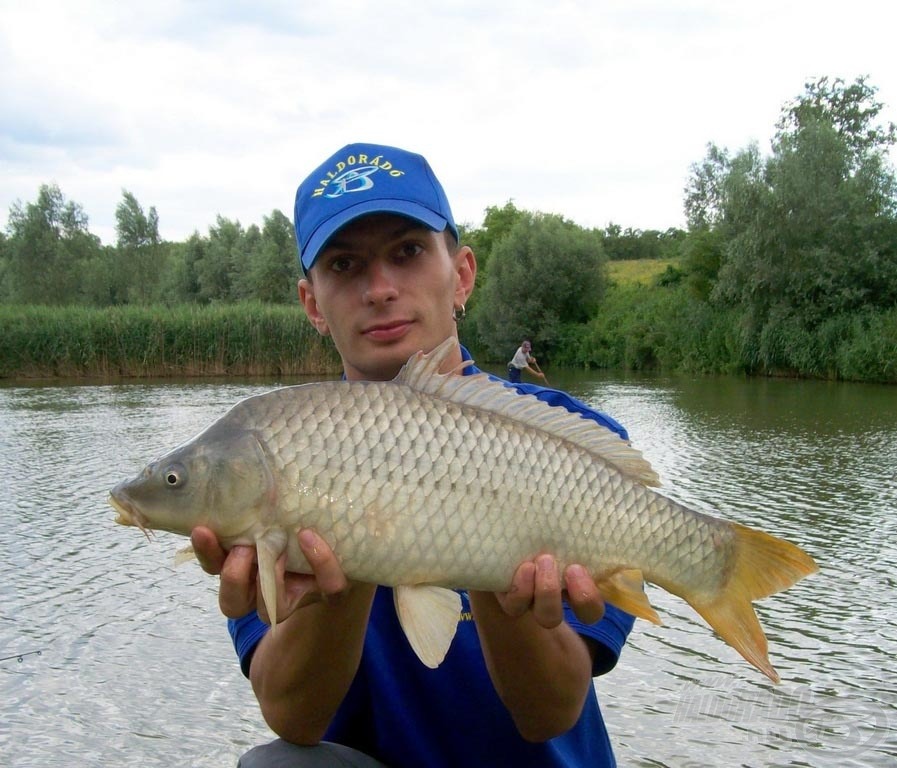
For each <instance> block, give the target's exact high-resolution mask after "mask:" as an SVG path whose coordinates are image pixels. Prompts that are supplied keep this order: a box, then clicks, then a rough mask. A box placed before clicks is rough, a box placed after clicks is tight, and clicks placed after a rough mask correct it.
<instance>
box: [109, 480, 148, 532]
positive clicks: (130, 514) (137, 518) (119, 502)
mask: <svg viewBox="0 0 897 768" xmlns="http://www.w3.org/2000/svg"><path fill="white" fill-rule="evenodd" d="M122 485H123V484H121V485H117V486H115V488H113V489H112V490H111V491H110V493H109V499H108V501H109V504H110V505H111V506H112V508H113V509H114V510H115V511H116V512H117V513H118V515H117V516H116V518H115V522H116V523H118V524H119V525H134V526H136V527H138V528H139V529H140V530H141V531H143V533H144V535H145V536H146V537H147V538H149V526H148V525H147V522H148V521H147V519H146V517H145V516H144V515H143V514H142V513H141V512H140V510H138V509H137V507H135V506H134V504H133V503H132V502H131V500H130V499H129V498H128V497H127V495H126V494H125V492H124V491H123V489H122Z"/></svg>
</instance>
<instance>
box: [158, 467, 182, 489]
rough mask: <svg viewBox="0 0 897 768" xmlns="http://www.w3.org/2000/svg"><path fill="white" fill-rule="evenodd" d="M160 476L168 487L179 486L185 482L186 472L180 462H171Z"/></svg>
mask: <svg viewBox="0 0 897 768" xmlns="http://www.w3.org/2000/svg"><path fill="white" fill-rule="evenodd" d="M162 478H163V479H164V480H165V485H167V486H168V487H169V488H180V487H181V486H182V485H184V484H185V483H186V482H187V473H186V472H185V471H184V468H183V467H182V466H181V465H180V464H172V465H171V466H170V467H168V468H166V470H165V471H164V472H163V473H162Z"/></svg>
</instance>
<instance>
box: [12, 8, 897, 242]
mask: <svg viewBox="0 0 897 768" xmlns="http://www.w3.org/2000/svg"><path fill="white" fill-rule="evenodd" d="M894 7H895V6H894V5H893V3H892V2H890V1H889V0H881V1H879V2H873V1H872V0H852V1H851V2H843V0H841V1H839V2H829V0H800V1H798V2H789V1H788V0H753V1H752V2H738V1H737V0H691V1H685V0H608V1H605V0H506V1H503V2H502V1H500V0H457V1H455V0H441V2H435V1H434V0H379V1H378V2H374V1H371V2H365V1H364V0H283V1H278V0H237V1H235V2H227V1H226V0H220V1H218V2H216V1H214V0H155V1H154V2H145V1H143V2H133V1H132V0H107V1H104V0H60V1H59V2H51V1H49V0H29V2H21V0H0V84H2V85H0V88H2V98H0V227H3V228H5V226H6V223H7V219H8V212H9V208H10V206H11V205H12V204H13V203H15V202H16V201H21V202H23V203H27V202H32V201H34V200H36V198H37V192H38V189H39V187H40V185H41V184H57V185H58V186H59V187H60V189H61V190H62V192H63V194H64V195H65V197H66V199H67V200H71V201H74V202H76V203H78V204H79V205H81V206H82V208H83V209H84V211H85V212H86V213H87V215H88V217H89V222H90V230H91V231H92V232H93V233H94V234H97V235H99V236H100V238H101V239H102V240H103V242H105V243H108V244H112V243H114V242H115V208H116V206H117V205H118V203H119V202H120V201H121V197H122V190H123V189H126V190H128V191H130V192H132V193H134V195H135V196H136V197H137V200H138V201H139V202H140V204H141V205H142V206H143V207H144V209H145V210H148V209H149V207H150V206H155V208H156V210H157V212H158V214H159V219H160V231H161V234H162V236H163V237H164V238H166V239H169V240H183V239H185V238H186V237H189V235H190V234H191V233H192V232H193V231H199V232H200V233H201V234H206V233H207V232H208V228H209V226H211V225H214V223H215V219H216V216H218V215H221V216H224V217H225V218H228V219H232V220H233V219H236V220H239V221H240V222H241V223H242V224H243V225H244V226H249V225H250V224H261V223H262V220H263V218H264V217H265V216H267V215H269V214H270V213H271V212H272V211H273V210H274V209H279V210H281V211H283V212H284V213H286V214H287V215H291V211H292V200H293V195H294V192H295V188H296V186H297V184H298V182H299V181H301V179H302V178H303V177H304V176H305V175H306V174H307V173H309V172H310V171H311V170H312V169H313V168H314V167H316V166H317V165H318V164H319V163H320V162H322V161H323V160H324V159H325V158H326V157H327V156H329V155H330V154H331V153H332V152H334V151H335V150H337V149H339V148H340V147H341V146H343V145H344V144H347V143H350V142H352V141H371V142H377V143H382V144H393V145H399V146H403V147H405V148H407V149H411V150H414V151H417V152H420V153H422V154H424V155H425V156H426V157H427V158H428V159H429V160H430V163H431V165H433V167H434V169H435V170H436V172H437V174H438V175H439V177H440V179H441V180H442V182H443V185H444V186H445V188H446V191H447V193H448V195H449V199H450V200H451V202H452V207H453V209H454V212H455V218H456V219H457V220H458V221H459V222H466V223H469V224H473V225H479V224H480V223H481V222H482V217H483V211H484V209H485V208H486V207H487V206H490V205H499V206H500V205H503V204H504V203H505V202H507V201H508V200H513V201H514V203H515V204H516V205H517V207H518V208H525V209H528V210H539V211H545V212H552V213H560V214H562V215H564V216H566V217H567V218H570V219H573V220H574V221H576V222H577V223H579V224H581V225H583V226H588V227H604V226H606V225H607V224H608V223H610V222H614V223H616V224H619V225H621V226H623V227H633V228H636V229H661V230H662V229H666V228H667V227H671V226H683V225H684V216H683V213H682V198H683V194H682V190H683V187H684V185H685V183H686V180H687V178H688V175H689V166H690V165H691V164H692V163H694V162H697V161H699V160H701V159H702V158H703V157H704V154H705V150H706V145H707V143H708V142H711V141H712V142H714V143H716V144H717V145H719V146H723V147H727V148H729V149H730V150H739V149H742V148H744V147H746V146H747V145H748V144H749V143H750V142H752V141H756V142H757V143H758V144H759V145H760V148H761V150H762V151H764V152H766V151H767V150H768V147H769V142H770V139H771V137H772V134H773V131H774V126H775V122H776V120H777V118H778V116H779V113H780V111H781V108H782V106H783V104H785V103H786V102H787V101H789V100H791V99H793V98H794V97H796V96H798V95H799V94H800V93H802V92H803V88H804V83H805V82H806V81H807V80H809V79H815V78H816V77H818V76H822V75H828V76H829V77H832V78H834V77H841V78H844V79H845V80H847V81H848V82H852V81H853V80H854V79H855V78H856V77H858V76H860V75H868V76H869V82H870V83H871V84H872V85H874V86H876V87H877V88H878V98H879V100H881V101H883V102H884V103H885V104H886V105H887V108H886V112H885V117H886V119H889V120H894V121H895V122H897V58H895V55H894V30H895V28H897V24H895V22H897V11H895V10H893V9H894Z"/></svg>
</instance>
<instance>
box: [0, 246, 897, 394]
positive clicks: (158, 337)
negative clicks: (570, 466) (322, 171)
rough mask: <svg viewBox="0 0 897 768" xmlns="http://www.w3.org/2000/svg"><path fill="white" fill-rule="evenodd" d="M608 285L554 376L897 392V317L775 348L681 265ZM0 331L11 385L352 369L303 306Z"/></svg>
mask: <svg viewBox="0 0 897 768" xmlns="http://www.w3.org/2000/svg"><path fill="white" fill-rule="evenodd" d="M608 273H609V274H608V278H609V287H608V289H607V292H606V294H605V297H604V300H603V301H602V303H601V305H600V309H599V310H598V312H597V313H596V314H595V315H594V316H593V317H592V318H591V319H590V320H589V321H588V322H586V323H582V324H577V325H570V326H566V327H565V328H564V329H563V332H562V333H560V334H559V338H558V339H557V344H556V345H555V352H554V354H553V355H552V356H551V359H549V360H547V362H548V363H549V364H550V365H553V366H556V367H560V368H578V369H584V368H585V369H612V370H662V371H667V372H673V371H679V372H689V373H695V374H729V375H748V376H751V375H754V376H785V377H793V378H817V379H831V380H847V381H862V382H876V383H890V384H897V308H895V309H893V310H890V311H886V312H876V313H871V314H869V315H855V314H852V315H846V316H834V317H832V318H830V319H829V320H828V321H827V322H826V323H824V324H823V325H822V326H821V327H820V328H819V329H817V330H816V331H815V332H813V333H810V332H809V331H807V329H805V328H801V327H794V328H791V329H790V330H789V329H788V328H780V334H779V335H778V336H776V337H775V338H764V339H760V340H759V342H758V340H757V339H756V337H752V336H750V335H746V334H745V333H744V328H743V327H742V326H741V325H740V321H739V316H738V314H737V313H734V312H721V311H709V309H708V307H707V306H706V304H700V303H697V302H695V300H694V299H693V298H692V296H691V294H690V292H689V291H688V289H687V286H686V285H683V281H681V280H677V279H676V275H677V274H678V272H677V266H676V262H675V261H670V260H656V261H654V260H637V261H618V262H610V263H609V264H608ZM0 328H2V333H0V380H4V381H7V382H8V381H16V380H37V379H81V380H102V381H121V380H129V379H145V378H175V377H177V378H189V377H215V376H222V377H229V376H233V377H246V376H249V377H285V376H321V377H332V376H334V375H338V374H339V373H340V371H341V368H340V362H339V357H338V356H337V354H336V351H335V349H334V348H333V345H332V343H331V342H330V340H329V339H325V338H322V337H321V336H319V335H318V333H317V332H316V331H315V330H314V329H313V328H312V327H311V325H310V324H309V323H308V321H307V319H306V318H305V315H304V313H303V311H302V308H301V306H299V304H298V302H297V303H295V304H269V303H264V302H258V301H243V302H238V303H234V304H212V305H205V306H202V305H196V304H184V305H178V306H174V307H169V306H165V305H161V304H159V305H151V306H135V305H124V306H119V307H83V306H67V307H50V306H41V305H0ZM459 330H460V336H461V341H462V343H464V344H465V345H467V346H468V347H469V348H470V350H471V352H472V353H473V355H474V357H475V359H477V360H478V361H479V362H481V363H496V362H503V361H501V360H497V359H495V356H494V355H489V354H488V351H487V345H484V344H482V343H481V340H480V339H479V333H478V327H477V323H476V320H473V321H472V322H471V321H466V322H465V324H464V325H462V326H461V328H460V329H459ZM789 334H790V335H789ZM749 340H750V343H749ZM756 343H762V344H768V345H775V347H776V348H778V349H779V350H780V352H782V354H780V355H779V358H780V359H788V360H790V361H791V364H790V365H787V366H781V367H778V368H776V369H768V368H766V367H763V366H759V365H753V364H752V360H755V359H756V358H755V355H756V354H757V353H756V351H753V352H752V351H751V348H752V347H751V345H752V344H756ZM785 353H787V354H785Z"/></svg>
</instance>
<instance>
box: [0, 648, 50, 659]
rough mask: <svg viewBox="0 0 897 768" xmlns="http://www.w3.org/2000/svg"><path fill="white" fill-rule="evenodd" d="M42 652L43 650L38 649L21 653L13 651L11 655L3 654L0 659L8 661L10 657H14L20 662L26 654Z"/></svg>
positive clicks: (31, 654) (37, 654)
mask: <svg viewBox="0 0 897 768" xmlns="http://www.w3.org/2000/svg"><path fill="white" fill-rule="evenodd" d="M42 653H43V650H39V651H24V652H23V653H14V654H13V655H12V656H4V657H2V658H0V661H10V660H11V659H15V660H16V661H18V662H21V661H22V659H24V658H25V657H26V656H40V655H41V654H42Z"/></svg>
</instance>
